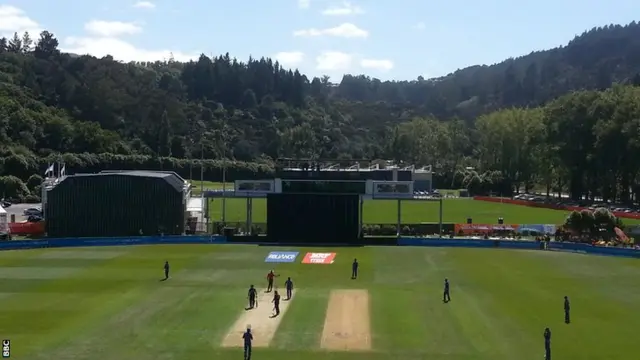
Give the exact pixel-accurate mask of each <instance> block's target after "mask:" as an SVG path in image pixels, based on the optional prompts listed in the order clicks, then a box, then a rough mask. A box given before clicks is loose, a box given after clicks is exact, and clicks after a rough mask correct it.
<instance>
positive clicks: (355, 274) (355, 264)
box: [351, 259, 358, 279]
mask: <svg viewBox="0 0 640 360" xmlns="http://www.w3.org/2000/svg"><path fill="white" fill-rule="evenodd" d="M351 278H352V279H357V278H358V259H353V264H351Z"/></svg>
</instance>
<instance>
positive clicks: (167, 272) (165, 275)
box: [164, 261, 169, 280]
mask: <svg viewBox="0 0 640 360" xmlns="http://www.w3.org/2000/svg"><path fill="white" fill-rule="evenodd" d="M168 278H169V262H168V261H165V262H164V279H165V280H167V279H168Z"/></svg>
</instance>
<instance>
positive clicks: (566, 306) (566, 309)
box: [564, 296, 571, 324]
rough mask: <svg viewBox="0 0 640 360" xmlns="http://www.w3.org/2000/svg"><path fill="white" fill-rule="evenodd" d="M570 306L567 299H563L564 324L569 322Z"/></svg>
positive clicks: (566, 297)
mask: <svg viewBox="0 0 640 360" xmlns="http://www.w3.org/2000/svg"><path fill="white" fill-rule="evenodd" d="M570 313H571V305H570V304H569V297H568V296H565V297H564V323H565V324H569V323H570V322H571V314H570Z"/></svg>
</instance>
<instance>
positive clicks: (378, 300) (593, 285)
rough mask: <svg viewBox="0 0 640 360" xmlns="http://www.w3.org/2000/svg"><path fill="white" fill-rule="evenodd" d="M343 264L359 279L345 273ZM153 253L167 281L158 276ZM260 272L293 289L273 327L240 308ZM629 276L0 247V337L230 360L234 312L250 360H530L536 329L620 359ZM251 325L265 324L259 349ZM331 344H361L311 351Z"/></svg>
mask: <svg viewBox="0 0 640 360" xmlns="http://www.w3.org/2000/svg"><path fill="white" fill-rule="evenodd" d="M271 250H278V251H285V250H293V251H300V252H301V254H300V256H299V257H298V259H297V261H296V263H293V264H277V265H273V264H265V263H264V259H265V257H266V256H267V254H268V253H269V251H271ZM306 251H314V252H322V251H327V252H337V257H336V261H335V263H333V264H331V265H305V264H300V260H301V259H302V256H303V255H304V253H305V252H306ZM355 257H357V258H358V259H359V261H360V264H361V273H360V278H359V279H357V280H351V279H350V266H351V261H352V259H353V258H355ZM165 259H167V260H169V261H170V262H171V265H172V277H171V278H170V279H169V280H168V281H165V282H162V281H159V280H160V279H161V277H162V265H163V262H164V260H165ZM271 267H275V270H276V272H277V273H279V274H281V277H279V278H277V285H281V284H282V282H283V281H284V279H285V277H287V276H291V277H292V278H293V281H294V283H295V286H296V290H295V293H294V297H293V300H292V301H290V302H286V303H287V305H286V306H287V309H286V311H284V312H283V313H282V315H281V316H280V317H279V318H277V319H269V318H268V316H267V315H265V314H268V313H269V311H264V310H270V307H269V303H268V300H269V298H268V296H267V295H266V294H262V293H261V294H259V296H260V297H261V299H260V307H259V309H261V310H259V309H254V310H251V311H244V309H243V308H244V306H245V305H246V301H245V296H246V291H247V288H248V286H249V284H255V285H256V286H257V287H258V288H263V287H264V286H265V285H266V284H264V278H265V275H266V272H267V270H268V269H270V268H271ZM638 273H640V262H639V261H638V260H635V259H618V258H612V257H595V256H585V255H579V254H570V253H558V252H544V251H516V250H506V249H505V250H502V249H447V248H437V249H436V248H410V247H366V248H334V249H329V248H327V249H318V248H314V249H313V250H310V249H302V248H290V249H287V248H283V247H280V248H277V249H274V248H267V247H258V246H242V245H226V246H222V245H220V246H217V245H184V246H179V245H166V246H137V247H108V248H74V249H42V250H25V251H3V252H0V285H1V286H2V288H1V289H0V335H2V338H3V339H10V340H11V345H12V349H11V350H12V355H13V356H12V358H16V359H32V360H39V359H42V360H45V359H46V360H49V359H65V360H80V359H87V360H89V359H91V360H93V359H101V360H111V359H113V360H116V359H117V360H121V359H137V360H140V359H141V360H147V359H148V360H152V359H154V360H155V359H166V360H178V359H180V360H182V359H184V360H195V359H222V360H224V359H241V357H242V353H241V349H239V348H225V347H223V346H222V345H223V342H224V341H225V339H227V338H229V339H232V340H233V339H235V338H236V337H239V336H240V333H232V334H231V336H230V337H228V333H229V331H230V329H231V328H232V327H233V326H234V324H235V323H237V322H239V323H240V325H243V324H244V319H243V318H241V317H243V316H245V317H246V316H253V320H247V321H251V322H252V326H253V327H254V329H256V339H255V342H256V343H258V342H262V344H261V346H257V345H256V346H255V347H254V349H253V352H254V359H259V360H280V359H306V360H315V359H318V360H320V359H335V360H337V359H345V360H346V359H349V360H353V359H356V360H357V359H363V360H364V359H389V360H390V359H403V360H404V359H434V360H495V359H518V360H529V359H530V360H540V359H542V357H543V350H544V349H543V338H542V332H543V329H544V328H545V327H547V326H548V327H550V328H551V330H552V332H553V338H552V344H553V355H554V356H555V358H557V359H592V360H598V359H602V360H612V359H633V358H634V357H636V356H637V352H636V351H637V346H636V341H635V340H636V338H637V325H638V324H640V312H638V311H636V310H635V308H637V304H638V303H639V302H640V292H639V291H638V289H640V277H638V276H637V274H638ZM444 278H449V279H450V281H451V284H452V288H451V296H452V301H451V302H450V303H447V304H444V303H443V302H442V300H441V299H442V281H443V279H444ZM341 290H353V291H351V292H344V291H341ZM354 291H355V292H354ZM340 294H341V295H340ZM354 294H359V295H358V296H359V297H356V296H355V295H354ZM565 295H568V296H569V297H570V298H571V299H572V323H571V324H569V325H567V324H564V323H563V320H564V317H563V296H565ZM367 298H368V302H367ZM265 308H266V309H265ZM246 314H250V315H246ZM258 315H260V316H258ZM239 319H240V320H239ZM278 319H279V320H278ZM331 319H333V320H331ZM336 319H337V320H336ZM278 321H279V325H278V326H277V328H276V327H274V324H277V323H278ZM261 329H262V330H261ZM265 329H272V330H273V337H272V338H270V341H268V343H266V341H265V339H267V338H268V336H267V330H265ZM328 329H329V330H330V331H329V330H328ZM261 331H262V332H261ZM354 333H358V334H360V336H359V337H356V336H354ZM259 334H261V335H262V338H261V337H260V336H261V335H259ZM332 341H333V343H332ZM335 342H342V343H346V344H349V346H351V348H352V349H353V348H361V349H364V350H360V351H350V352H348V351H330V350H327V349H323V346H325V347H327V346H330V345H332V344H333V345H335ZM634 354H636V355H634Z"/></svg>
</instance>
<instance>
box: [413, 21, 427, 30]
mask: <svg viewBox="0 0 640 360" xmlns="http://www.w3.org/2000/svg"><path fill="white" fill-rule="evenodd" d="M413 28H414V29H416V30H424V29H426V28H427V24H425V23H423V22H422V21H421V22H419V23H417V24H415V25H414V26H413Z"/></svg>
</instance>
